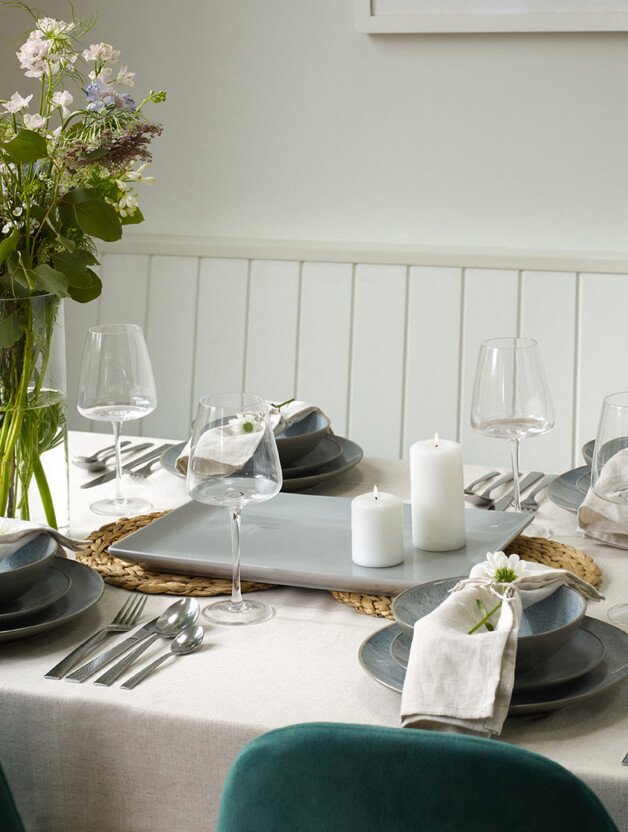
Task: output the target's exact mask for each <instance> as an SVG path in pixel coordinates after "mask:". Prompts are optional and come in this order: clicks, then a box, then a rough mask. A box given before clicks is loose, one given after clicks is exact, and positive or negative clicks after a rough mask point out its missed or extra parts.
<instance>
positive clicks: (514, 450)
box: [510, 439, 521, 511]
mask: <svg viewBox="0 0 628 832" xmlns="http://www.w3.org/2000/svg"><path fill="white" fill-rule="evenodd" d="M510 458H511V460H512V487H513V492H512V504H513V506H514V508H515V511H521V493H520V491H519V440H518V439H511V440H510Z"/></svg>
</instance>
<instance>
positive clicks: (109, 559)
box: [76, 511, 602, 619]
mask: <svg viewBox="0 0 628 832" xmlns="http://www.w3.org/2000/svg"><path fill="white" fill-rule="evenodd" d="M167 513H168V512H166V511H161V512H153V513H152V514H142V515H140V516H139V517H123V518H122V519H121V520H116V521H115V522H114V523H108V524H107V525H106V526H102V527H101V528H100V529H97V530H96V531H94V532H92V533H91V534H90V535H89V536H88V540H89V541H90V542H89V544H88V545H87V546H85V547H84V548H83V549H81V550H80V551H78V552H76V559H77V560H78V561H80V562H81V563H84V564H86V565H87V566H90V567H91V568H92V569H95V570H96V571H97V572H98V573H99V574H100V575H101V576H102V577H103V579H104V580H105V581H106V583H108V584H112V585H113V586H119V587H122V588H123V589H130V590H134V591H136V592H146V593H150V594H153V595H158V594H165V595H199V596H203V595H205V596H209V595H229V593H230V592H231V581H230V580H226V579H225V578H205V577H199V576H195V577H191V576H189V577H188V576H186V575H178V574H175V573H173V572H153V571H151V570H149V569H147V568H145V567H144V566H143V565H142V564H141V563H129V562H128V561H125V560H122V559H121V558H118V557H116V556H115V555H112V554H110V552H109V546H110V545H111V544H112V543H115V542H117V541H118V540H121V539H122V538H123V537H126V536H127V535H129V534H131V532H135V531H137V530H138V529H141V528H142V527H143V526H147V525H148V524H149V523H152V521H153V520H156V519H157V518H158V517H163V515H164V514H167ZM504 551H505V552H506V554H513V553H516V554H518V555H519V556H520V557H521V558H523V560H531V561H536V562H537V563H544V564H546V565H547V566H553V567H555V568H556V569H569V570H570V571H571V572H574V573H575V574H576V575H578V576H579V577H580V578H584V580H585V581H588V582H589V583H590V584H592V585H593V586H598V585H599V583H600V577H601V575H602V573H601V572H600V570H599V568H598V566H597V564H596V563H595V561H594V560H593V559H592V558H590V557H589V556H588V555H585V554H584V552H579V551H578V550H577V549H574V548H573V547H572V546H566V545H565V544H563V543H558V542H557V541H555V540H545V538H542V537H517V538H515V540H513V542H512V543H511V544H510V545H509V546H507V547H506V549H505V550H504ZM272 586H273V585H272V584H263V583H258V582H257V581H242V592H253V591H255V590H258V589H271V588H272ZM331 594H332V595H333V597H334V598H335V599H336V600H337V601H340V602H341V603H343V604H348V605H349V606H351V607H353V608H354V609H355V610H356V611H357V612H361V613H364V614H365V615H375V616H378V617H379V618H390V619H394V616H393V614H392V611H391V604H392V597H390V596H389V595H368V594H363V593H359V592H341V591H336V590H333V591H332V593H331Z"/></svg>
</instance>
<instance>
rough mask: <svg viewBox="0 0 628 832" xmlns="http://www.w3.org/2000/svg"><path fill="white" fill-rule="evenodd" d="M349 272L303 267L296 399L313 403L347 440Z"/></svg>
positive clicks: (331, 266) (333, 266)
mask: <svg viewBox="0 0 628 832" xmlns="http://www.w3.org/2000/svg"><path fill="white" fill-rule="evenodd" d="M352 273H353V268H352V266H350V265H349V264H347V263H304V264H303V271H302V277H301V305H300V324H299V364H298V368H297V387H296V396H297V397H298V398H299V399H303V401H308V402H318V404H319V406H320V407H321V408H322V409H323V410H324V411H325V413H327V415H328V416H329V418H330V419H331V421H332V424H333V426H334V430H335V432H336V433H338V434H340V435H341V436H346V435H347V416H348V390H349V366H350V361H351V318H352V306H351V304H352Z"/></svg>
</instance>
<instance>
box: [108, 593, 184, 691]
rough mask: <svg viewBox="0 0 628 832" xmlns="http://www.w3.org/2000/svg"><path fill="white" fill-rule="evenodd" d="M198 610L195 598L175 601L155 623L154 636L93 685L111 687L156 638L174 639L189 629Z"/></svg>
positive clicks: (143, 642)
mask: <svg viewBox="0 0 628 832" xmlns="http://www.w3.org/2000/svg"><path fill="white" fill-rule="evenodd" d="M199 609H200V608H199V605H198V601H197V600H196V598H181V599H180V600H179V601H175V603H174V604H170V606H169V607H167V608H166V609H165V610H164V611H163V612H162V614H161V615H160V616H159V618H158V619H157V621H156V622H155V626H154V632H155V635H153V636H151V637H150V638H147V639H146V640H145V641H142V643H141V644H140V645H139V646H138V647H136V648H135V650H133V651H132V652H131V653H129V654H128V656H125V657H124V658H123V659H121V660H120V661H119V662H117V664H114V666H113V667H111V668H109V670H108V671H107V672H106V673H103V674H102V676H99V677H98V679H95V680H94V684H95V685H103V686H104V687H109V685H112V684H113V683H114V682H115V681H116V679H119V678H120V676H122V674H123V673H125V672H126V671H127V670H128V668H129V667H130V666H131V665H132V664H133V662H134V661H135V659H137V657H138V656H141V655H142V653H143V652H144V651H145V650H147V649H148V648H149V647H150V645H151V644H153V642H155V641H157V639H158V638H174V637H175V636H178V635H179V633H181V632H183V630H187V629H188V628H189V627H191V626H192V624H194V622H195V621H196V619H197V618H198V614H199Z"/></svg>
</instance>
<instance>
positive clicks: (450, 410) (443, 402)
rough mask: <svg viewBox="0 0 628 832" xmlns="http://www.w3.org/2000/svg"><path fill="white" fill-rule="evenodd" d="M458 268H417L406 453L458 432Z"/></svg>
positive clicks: (411, 302)
mask: <svg viewBox="0 0 628 832" xmlns="http://www.w3.org/2000/svg"><path fill="white" fill-rule="evenodd" d="M461 308H462V272H461V270H460V269H446V268H429V267H422V266H413V267H412V268H411V269H410V281H409V292H408V345H407V359H406V377H405V389H406V396H405V413H404V431H403V447H402V451H403V453H402V456H404V457H406V458H407V457H408V449H409V447H410V445H411V444H412V443H413V442H416V441H418V440H420V439H427V438H428V437H430V436H433V435H434V434H435V433H438V434H439V436H441V437H442V438H443V439H456V438H457V436H458V385H459V367H460V337H461V331H460V313H461Z"/></svg>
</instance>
